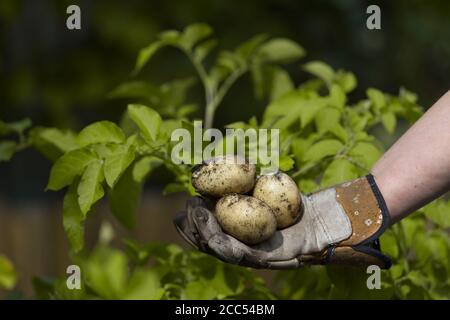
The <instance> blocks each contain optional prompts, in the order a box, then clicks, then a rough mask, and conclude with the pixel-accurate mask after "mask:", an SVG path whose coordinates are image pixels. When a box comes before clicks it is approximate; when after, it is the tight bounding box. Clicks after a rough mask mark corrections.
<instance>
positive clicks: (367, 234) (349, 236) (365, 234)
mask: <svg viewBox="0 0 450 320" xmlns="http://www.w3.org/2000/svg"><path fill="white" fill-rule="evenodd" d="M302 205H303V208H302V209H303V215H302V217H301V219H300V220H299V221H298V222H297V223H296V224H294V225H292V226H290V227H288V228H285V229H282V230H278V231H276V232H275V234H274V235H273V236H272V237H271V238H269V239H268V240H266V241H264V242H262V243H260V244H257V245H252V246H248V245H246V244H244V243H242V242H241V241H239V240H237V239H235V238H234V237H232V236H230V235H228V234H226V233H224V232H223V231H222V229H221V227H220V225H219V224H218V222H217V220H216V218H215V217H214V214H213V211H214V203H213V202H212V201H211V200H209V199H204V198H200V197H194V198H191V199H190V200H189V201H188V203H187V206H186V211H184V212H181V213H179V214H178V215H177V217H176V218H175V220H174V223H175V226H176V228H177V230H178V231H179V233H180V234H181V235H182V236H183V238H184V239H186V240H187V241H188V242H189V243H190V244H191V245H193V246H194V247H196V248H198V249H200V250H201V251H204V252H207V253H209V254H212V255H214V256H216V257H218V258H219V259H221V260H223V261H225V262H229V263H234V264H239V265H243V266H250V267H254V268H269V269H289V268H297V267H301V266H304V265H310V264H339V265H349V266H360V267H362V266H364V267H365V266H369V265H377V266H379V267H381V268H389V267H390V265H391V261H390V259H389V258H388V257H387V256H385V255H383V254H382V253H381V251H380V246H379V241H378V237H379V236H380V235H381V234H382V233H383V232H384V230H385V229H386V228H387V226H388V225H389V214H388V210H387V207H386V204H385V202H384V199H383V197H382V195H381V192H380V191H379V189H378V187H377V185H376V183H375V179H374V177H373V176H372V175H368V176H367V177H364V178H359V179H356V180H354V181H351V182H346V183H343V184H341V185H337V186H335V187H331V188H328V189H325V190H322V191H318V192H316V193H313V194H310V195H306V196H304V195H302Z"/></svg>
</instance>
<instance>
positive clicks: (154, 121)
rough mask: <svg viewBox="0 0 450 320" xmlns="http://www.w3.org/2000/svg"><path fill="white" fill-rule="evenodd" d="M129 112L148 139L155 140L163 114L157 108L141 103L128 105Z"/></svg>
mask: <svg viewBox="0 0 450 320" xmlns="http://www.w3.org/2000/svg"><path fill="white" fill-rule="evenodd" d="M128 114H129V115H130V118H131V119H132V120H133V121H134V123H136V125H137V126H138V127H139V130H140V131H141V135H142V137H143V138H144V139H146V140H147V141H155V140H156V137H157V135H158V133H159V128H160V126H161V122H162V120H161V116H160V115H159V114H158V112H156V111H155V110H153V109H151V108H149V107H146V106H144V105H139V104H130V105H128Z"/></svg>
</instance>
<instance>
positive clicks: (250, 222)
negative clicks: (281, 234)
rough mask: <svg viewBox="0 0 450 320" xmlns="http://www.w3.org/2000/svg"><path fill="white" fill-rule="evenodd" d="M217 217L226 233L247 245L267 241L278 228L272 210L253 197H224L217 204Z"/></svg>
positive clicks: (236, 195)
mask: <svg viewBox="0 0 450 320" xmlns="http://www.w3.org/2000/svg"><path fill="white" fill-rule="evenodd" d="M215 215H216V218H217V221H218V222H219V224H220V225H221V227H222V228H223V230H224V231H225V232H227V233H228V234H230V235H231V236H233V237H235V238H236V239H238V240H240V241H242V242H244V243H246V244H257V243H260V242H262V241H264V240H267V239H268V238H270V237H271V236H272V235H273V233H274V232H275V231H276V228H277V221H276V219H275V215H274V214H273V211H272V209H270V207H269V206H268V205H267V204H265V203H264V202H263V201H261V200H258V199H256V198H254V197H251V196H245V195H240V194H229V195H226V196H224V197H223V198H221V199H220V200H219V201H218V202H217V204H216V211H215Z"/></svg>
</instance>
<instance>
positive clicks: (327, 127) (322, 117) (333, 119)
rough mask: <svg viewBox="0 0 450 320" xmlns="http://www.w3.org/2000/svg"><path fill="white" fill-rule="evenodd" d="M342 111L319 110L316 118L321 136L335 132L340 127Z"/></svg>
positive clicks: (332, 109)
mask: <svg viewBox="0 0 450 320" xmlns="http://www.w3.org/2000/svg"><path fill="white" fill-rule="evenodd" d="M340 119H341V111H340V110H338V109H336V108H331V107H327V108H323V109H321V110H319V111H318V112H317V114H316V117H315V124H316V127H317V130H318V132H319V133H320V134H324V133H326V132H328V131H333V129H335V128H336V127H337V126H339V125H340V123H339V121H340Z"/></svg>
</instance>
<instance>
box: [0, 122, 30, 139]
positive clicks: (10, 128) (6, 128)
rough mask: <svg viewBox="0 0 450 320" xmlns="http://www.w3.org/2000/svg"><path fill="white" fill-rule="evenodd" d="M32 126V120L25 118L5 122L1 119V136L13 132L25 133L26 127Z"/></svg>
mask: <svg viewBox="0 0 450 320" xmlns="http://www.w3.org/2000/svg"><path fill="white" fill-rule="evenodd" d="M29 127H31V120H30V119H29V118H25V119H22V120H19V121H15V122H4V121H1V120H0V136H5V135H9V134H11V133H17V134H23V133H24V131H25V130H26V129H28V128H29Z"/></svg>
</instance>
